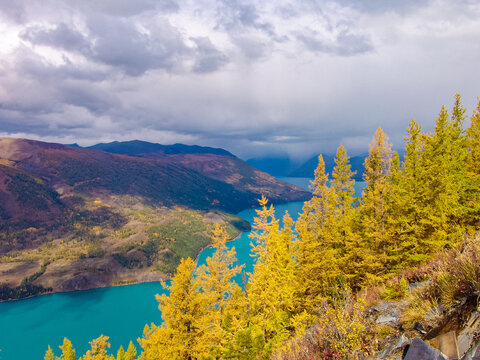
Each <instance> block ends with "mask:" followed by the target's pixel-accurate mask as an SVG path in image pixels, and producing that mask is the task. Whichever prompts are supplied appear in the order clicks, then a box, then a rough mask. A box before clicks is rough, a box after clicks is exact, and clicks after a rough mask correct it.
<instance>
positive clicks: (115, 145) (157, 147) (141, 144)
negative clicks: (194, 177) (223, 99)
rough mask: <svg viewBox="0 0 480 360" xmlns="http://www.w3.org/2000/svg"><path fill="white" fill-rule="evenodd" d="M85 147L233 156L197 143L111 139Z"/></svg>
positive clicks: (123, 151) (136, 152) (137, 152)
mask: <svg viewBox="0 0 480 360" xmlns="http://www.w3.org/2000/svg"><path fill="white" fill-rule="evenodd" d="M86 149H92V150H102V151H106V152H110V153H116V154H124V155H131V156H142V155H147V154H152V153H162V154H215V155H227V156H233V155H232V154H231V153H230V152H228V151H227V150H224V149H220V148H212V147H206V146H199V145H185V144H179V143H177V144H173V145H162V144H158V143H151V142H148V141H142V140H130V141H121V142H119V141H113V142H110V143H100V144H96V145H92V146H88V147H86Z"/></svg>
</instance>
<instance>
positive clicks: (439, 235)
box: [45, 95, 480, 360]
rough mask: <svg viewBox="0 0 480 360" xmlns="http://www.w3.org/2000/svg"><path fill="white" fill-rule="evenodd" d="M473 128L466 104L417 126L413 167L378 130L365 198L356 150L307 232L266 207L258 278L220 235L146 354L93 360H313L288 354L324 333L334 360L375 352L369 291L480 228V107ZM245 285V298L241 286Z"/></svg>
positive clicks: (174, 286)
mask: <svg viewBox="0 0 480 360" xmlns="http://www.w3.org/2000/svg"><path fill="white" fill-rule="evenodd" d="M466 120H467V118H466V110H465V108H464V107H463V106H462V104H461V98H460V95H456V97H455V102H454V105H453V109H452V110H451V112H448V111H447V109H446V108H445V107H443V108H442V109H441V111H440V113H439V115H438V117H437V118H436V122H435V127H434V130H433V132H428V133H426V132H424V131H423V130H422V127H421V126H420V125H419V124H418V123H417V122H416V121H415V120H411V122H410V123H409V125H408V128H407V135H406V136H405V150H404V151H405V157H404V161H403V162H400V160H399V156H398V154H397V153H395V152H394V151H392V144H391V143H390V142H389V138H388V136H387V135H386V134H385V133H384V132H383V130H382V129H381V128H378V130H377V131H376V132H375V134H374V136H373V139H372V142H371V144H370V147H369V155H368V157H367V158H366V160H365V163H364V167H365V172H364V174H363V179H364V181H365V182H366V184H367V185H366V187H365V189H364V191H363V194H362V196H361V197H356V196H355V193H354V183H355V180H354V179H353V178H354V175H355V174H354V172H352V171H351V167H350V164H349V156H348V154H347V152H346V150H345V148H344V147H343V146H342V145H340V147H339V148H338V151H337V156H336V159H335V163H336V166H335V168H334V170H333V172H332V174H327V173H326V172H325V164H324V161H323V159H322V157H321V156H320V157H319V163H318V167H317V169H316V171H315V179H314V181H313V182H312V185H311V190H312V192H313V195H314V196H313V198H312V199H311V200H310V201H307V202H305V204H304V207H303V211H302V213H301V214H300V217H299V219H298V220H297V221H296V222H294V221H293V220H292V219H291V218H290V216H289V214H288V213H286V214H285V215H284V216H283V221H282V224H283V225H282V226H280V221H279V219H277V218H276V216H275V210H274V208H273V206H269V205H268V200H267V199H266V198H265V197H263V198H262V199H260V201H259V202H260V210H257V217H256V218H255V223H254V224H253V228H254V231H253V232H252V256H254V257H255V258H256V262H255V265H254V271H253V273H251V274H243V272H242V267H241V266H239V265H237V263H236V254H235V249H228V248H227V247H226V245H225V243H226V241H227V239H228V235H227V234H226V232H225V230H224V229H222V228H221V227H220V226H217V227H216V228H215V230H214V232H213V235H212V242H213V246H214V247H215V248H216V252H215V253H214V254H213V255H212V257H211V258H209V259H208V260H207V264H206V265H203V266H200V267H196V264H195V262H194V261H193V260H192V259H190V258H187V259H183V260H182V262H181V264H180V265H179V266H178V268H177V273H176V275H175V276H174V277H173V279H172V283H171V285H170V286H168V288H169V295H168V296H167V295H162V296H158V297H157V300H158V302H159V309H160V311H161V312H162V318H163V323H162V324H161V325H159V326H156V325H154V324H152V325H150V326H148V325H146V326H145V330H144V334H143V337H142V338H141V339H138V342H139V344H140V347H141V351H138V353H137V349H135V347H134V345H133V343H131V344H130V346H129V347H128V349H127V350H126V351H125V350H124V349H123V348H120V349H119V350H118V353H117V355H116V356H114V355H108V354H107V351H108V348H109V344H108V337H106V336H101V337H100V338H98V339H95V340H93V341H92V342H91V345H92V348H91V350H89V351H88V352H87V353H86V354H84V355H83V356H82V359H83V360H91V359H97V360H100V359H102V360H103V359H116V360H127V359H128V360H133V359H137V358H139V359H141V360H154V359H155V360H156V359H267V358H275V359H289V358H292V359H293V358H295V359H301V358H302V359H303V358H307V357H301V356H300V355H298V354H297V357H289V355H288V354H289V353H291V352H295V351H297V352H298V346H300V345H298V344H299V342H298V341H296V339H300V338H301V337H302V336H303V335H304V334H305V333H306V332H308V331H309V329H311V328H312V327H315V329H316V330H315V331H316V333H315V334H316V335H315V336H316V337H317V339H321V341H317V342H316V344H317V345H316V346H318V348H317V349H316V351H317V353H318V354H322V358H331V359H334V358H358V357H359V356H360V355H363V354H365V353H368V352H369V351H371V349H370V348H369V346H368V344H369V343H368V341H367V339H366V336H367V335H368V332H367V331H366V325H365V323H364V322H363V317H362V313H363V311H364V308H365V302H364V300H363V299H362V297H361V296H360V295H361V290H362V289H365V288H367V287H369V286H373V285H375V284H377V285H378V284H391V282H392V281H393V280H392V279H397V280H398V279H399V278H398V275H399V274H400V273H401V272H402V271H404V270H405V269H415V268H417V267H418V266H419V265H421V264H424V263H426V262H427V261H428V260H430V259H432V257H433V256H435V254H437V253H438V252H439V251H446V250H445V249H451V248H454V247H455V246H457V245H458V244H459V243H460V242H462V241H464V239H465V238H467V237H469V236H472V235H474V234H475V232H476V231H477V229H478V226H479V221H480V101H479V103H478V107H477V109H476V110H475V111H474V113H473V115H472V116H471V118H470V120H471V121H470V124H469V125H468V128H466V127H465V121H466ZM238 274H243V278H244V288H243V289H242V287H240V286H239V285H238V284H237V283H236V282H235V281H234V277H236V276H237V275H238ZM395 281H396V280H395ZM398 281H399V282H398V283H399V284H400V285H402V284H403V283H404V282H405V281H407V280H405V279H403V278H402V279H400V280H398ZM164 286H167V285H165V284H164ZM432 296H433V295H432ZM439 296H441V294H440V295H439ZM76 358H77V357H76V354H75V350H74V349H73V347H72V344H71V343H70V341H69V340H68V339H65V340H64V343H63V345H62V346H61V355H59V356H56V355H55V354H54V351H52V349H51V348H48V351H47V353H46V355H45V360H54V359H72V360H74V359H76ZM311 358H314V357H311ZM315 358H316V357H315ZM318 358H320V357H318Z"/></svg>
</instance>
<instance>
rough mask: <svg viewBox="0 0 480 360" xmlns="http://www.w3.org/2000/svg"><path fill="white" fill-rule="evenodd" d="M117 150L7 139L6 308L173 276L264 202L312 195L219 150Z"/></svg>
mask: <svg viewBox="0 0 480 360" xmlns="http://www.w3.org/2000/svg"><path fill="white" fill-rule="evenodd" d="M114 145H115V147H116V151H119V152H123V154H115V153H108V152H105V151H100V150H92V149H84V148H79V147H73V146H66V145H60V144H53V143H44V142H39V141H33V140H26V139H11V138H1V139H0V301H1V300H5V299H15V298H20V297H25V296H32V295H36V294H39V293H42V292H45V291H48V289H52V290H53V291H68V290H78V289H88V288H92V287H100V286H110V285H117V284H125V283H132V282H133V283H134V282H143V281H155V280H158V279H159V278H166V277H167V276H168V275H171V274H172V273H173V272H174V270H175V269H176V267H177V265H178V263H179V262H180V259H181V258H182V257H196V256H197V255H198V253H199V251H200V250H201V249H202V248H204V247H205V246H207V245H208V244H209V243H210V241H211V240H210V234H211V231H212V229H213V225H214V223H220V224H223V226H225V227H226V228H227V230H228V233H229V236H230V237H231V238H234V237H236V236H237V235H238V234H239V233H240V232H241V231H245V230H247V229H248V228H249V224H248V223H247V222H245V221H244V220H243V219H241V218H239V217H238V216H235V215H233V214H232V213H236V212H238V211H240V210H243V209H246V208H250V207H254V206H258V202H257V199H258V198H260V197H261V195H262V194H265V195H267V196H268V197H270V198H271V199H272V201H274V202H285V201H292V200H298V201H301V200H305V199H308V198H309V197H310V194H309V193H308V192H306V191H304V190H301V189H299V188H296V187H294V186H293V185H290V184H286V183H283V182H281V181H279V180H277V179H275V178H273V177H271V176H270V175H268V174H265V173H263V172H261V171H259V170H257V169H255V168H253V167H251V166H250V165H248V164H246V163H244V162H243V161H241V160H240V159H238V158H236V157H235V156H233V155H232V154H230V153H228V152H227V151H225V150H222V149H211V148H201V147H196V146H184V145H175V146H173V147H165V146H163V145H159V144H149V143H143V142H133V144H132V143H131V142H130V143H128V144H127V146H126V147H125V148H122V145H123V144H121V143H115V144H114ZM119 147H120V148H119ZM159 149H160V150H159ZM110 150H111V149H110ZM127 150H128V151H127Z"/></svg>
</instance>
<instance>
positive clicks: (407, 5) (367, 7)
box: [335, 0, 432, 13]
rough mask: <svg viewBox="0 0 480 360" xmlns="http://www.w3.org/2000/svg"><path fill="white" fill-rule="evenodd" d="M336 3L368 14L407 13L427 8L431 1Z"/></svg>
mask: <svg viewBox="0 0 480 360" xmlns="http://www.w3.org/2000/svg"><path fill="white" fill-rule="evenodd" d="M335 1H336V2H337V3H339V4H341V5H345V6H350V7H352V8H354V9H358V10H360V11H364V12H369V13H382V12H386V11H395V12H400V13H407V12H410V11H415V10H416V9H417V10H418V8H419V7H423V6H427V5H428V4H429V3H430V2H431V1H432V0H420V1H419V0H402V1H398V0H335Z"/></svg>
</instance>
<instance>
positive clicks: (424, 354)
mask: <svg viewBox="0 0 480 360" xmlns="http://www.w3.org/2000/svg"><path fill="white" fill-rule="evenodd" d="M404 359H405V360H448V359H447V357H445V356H444V355H443V354H442V353H441V352H440V350H438V349H434V348H432V347H431V346H428V345H427V344H426V343H425V342H423V341H422V339H420V338H414V339H413V340H412V343H411V344H410V346H409V348H408V350H407V353H406V354H405V357H404Z"/></svg>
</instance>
